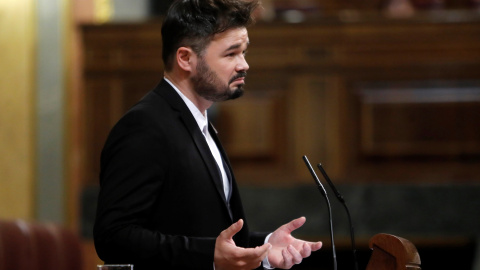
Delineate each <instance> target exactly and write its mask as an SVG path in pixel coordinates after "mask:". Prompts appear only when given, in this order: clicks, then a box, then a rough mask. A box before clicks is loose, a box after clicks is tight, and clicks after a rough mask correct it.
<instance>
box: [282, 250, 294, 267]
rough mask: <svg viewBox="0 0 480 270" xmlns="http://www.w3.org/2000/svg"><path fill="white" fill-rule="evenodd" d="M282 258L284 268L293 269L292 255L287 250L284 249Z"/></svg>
mask: <svg viewBox="0 0 480 270" xmlns="http://www.w3.org/2000/svg"><path fill="white" fill-rule="evenodd" d="M282 257H283V267H284V268H287V269H289V268H290V267H292V265H293V263H292V254H290V252H288V251H287V250H286V249H282Z"/></svg>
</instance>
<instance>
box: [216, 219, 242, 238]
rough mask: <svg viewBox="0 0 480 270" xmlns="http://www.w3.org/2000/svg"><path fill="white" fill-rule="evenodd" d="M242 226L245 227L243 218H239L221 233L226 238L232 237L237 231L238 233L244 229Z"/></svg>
mask: <svg viewBox="0 0 480 270" xmlns="http://www.w3.org/2000/svg"><path fill="white" fill-rule="evenodd" d="M242 227H243V220H242V219H239V220H238V221H237V222H235V223H233V224H232V225H230V227H228V228H226V229H225V230H223V231H222V233H221V235H222V236H223V237H225V238H228V239H231V238H233V236H234V235H235V234H236V233H238V232H239V231H240V230H241V229H242Z"/></svg>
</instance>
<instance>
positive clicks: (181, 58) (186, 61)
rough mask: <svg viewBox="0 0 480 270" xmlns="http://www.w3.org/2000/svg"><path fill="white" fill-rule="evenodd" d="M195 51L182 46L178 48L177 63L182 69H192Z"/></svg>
mask: <svg viewBox="0 0 480 270" xmlns="http://www.w3.org/2000/svg"><path fill="white" fill-rule="evenodd" d="M195 56H196V55H195V53H194V52H193V50H192V49H191V48H188V47H180V48H178V50H177V63H178V66H179V67H180V69H182V70H184V71H192V70H193V65H194V62H195Z"/></svg>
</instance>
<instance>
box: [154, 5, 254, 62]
mask: <svg viewBox="0 0 480 270" xmlns="http://www.w3.org/2000/svg"><path fill="white" fill-rule="evenodd" d="M258 6H259V0H249V1H248V2H247V1H244V0H243V1H242V0H176V1H174V2H173V3H172V5H171V6H170V9H169V10H168V13H167V15H166V17H165V19H164V21H163V25H162V43H163V47H162V49H163V51H162V58H163V62H164V65H165V70H167V71H169V70H171V69H172V67H173V60H174V56H175V54H176V51H177V50H178V48H180V47H183V46H185V47H190V48H192V50H193V51H194V52H195V53H196V54H198V55H202V53H203V52H204V50H205V48H206V47H207V45H208V44H209V43H210V41H211V40H212V38H213V36H214V35H215V34H218V33H222V32H224V31H226V30H229V29H232V28H238V27H248V26H250V25H251V24H253V23H254V19H253V17H252V13H253V11H254V10H255V9H256V8H257V7H258Z"/></svg>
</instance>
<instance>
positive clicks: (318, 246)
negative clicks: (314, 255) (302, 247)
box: [308, 241, 323, 251]
mask: <svg viewBox="0 0 480 270" xmlns="http://www.w3.org/2000/svg"><path fill="white" fill-rule="evenodd" d="M308 244H309V246H310V249H311V250H312V251H317V250H319V249H321V248H322V246H323V243H322V242H321V241H318V242H314V243H312V242H310V243H308Z"/></svg>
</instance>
